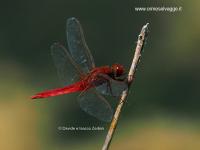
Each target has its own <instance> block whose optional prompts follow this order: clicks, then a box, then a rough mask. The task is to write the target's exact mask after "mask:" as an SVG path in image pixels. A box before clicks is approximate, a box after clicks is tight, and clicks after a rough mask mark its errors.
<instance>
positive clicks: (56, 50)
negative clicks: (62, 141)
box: [51, 43, 83, 85]
mask: <svg viewBox="0 0 200 150" xmlns="http://www.w3.org/2000/svg"><path fill="white" fill-rule="evenodd" d="M51 55H52V57H53V60H54V63H55V66H56V68H57V71H58V76H59V77H60V79H61V81H62V82H63V83H64V84H65V85H68V84H71V83H72V82H74V80H78V79H79V77H80V75H82V74H83V71H82V70H81V68H80V67H79V66H78V65H77V64H76V62H75V61H74V60H73V59H72V57H71V55H70V54H69V52H68V51H67V49H66V48H65V47H64V46H63V45H61V44H59V43H54V44H53V45H52V46H51Z"/></svg>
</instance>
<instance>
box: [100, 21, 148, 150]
mask: <svg viewBox="0 0 200 150" xmlns="http://www.w3.org/2000/svg"><path fill="white" fill-rule="evenodd" d="M148 25H149V23H147V24H146V25H144V26H143V27H142V30H141V32H140V35H139V36H138V41H137V46H136V48H135V54H134V57H133V61H132V64H131V67H130V70H129V73H128V76H127V82H128V86H129V87H130V85H131V83H132V82H133V78H134V76H135V72H136V68H137V64H138V63H139V60H140V57H141V52H142V49H143V47H144V43H145V40H146V37H147V32H148ZM128 91H129V88H128V89H126V90H124V91H123V92H122V94H121V96H120V99H119V104H118V105H117V108H116V110H115V114H114V116H113V119H112V122H111V124H110V128H109V130H108V133H107V136H106V139H105V142H104V145H103V147H102V150H108V148H109V146H110V143H111V140H112V137H113V134H114V131H115V129H116V126H117V123H118V119H119V116H120V113H121V109H122V107H123V105H124V102H125V101H126V98H127V96H128Z"/></svg>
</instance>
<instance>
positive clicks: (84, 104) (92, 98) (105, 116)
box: [78, 89, 113, 122]
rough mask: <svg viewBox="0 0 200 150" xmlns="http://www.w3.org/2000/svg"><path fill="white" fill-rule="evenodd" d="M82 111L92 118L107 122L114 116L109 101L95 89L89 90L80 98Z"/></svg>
mask: <svg viewBox="0 0 200 150" xmlns="http://www.w3.org/2000/svg"><path fill="white" fill-rule="evenodd" d="M78 101H79V104H80V107H81V109H82V110H84V111H85V112H86V113H88V114H90V115H91V116H94V117H96V118H97V119H99V120H101V121H105V122H110V121H111V119H112V116H113V110H112V108H111V106H110V104H109V103H108V102H107V100H106V99H105V98H104V97H103V96H102V95H100V94H99V93H98V92H97V91H96V90H95V89H90V90H87V91H85V92H83V93H81V95H79V97H78Z"/></svg>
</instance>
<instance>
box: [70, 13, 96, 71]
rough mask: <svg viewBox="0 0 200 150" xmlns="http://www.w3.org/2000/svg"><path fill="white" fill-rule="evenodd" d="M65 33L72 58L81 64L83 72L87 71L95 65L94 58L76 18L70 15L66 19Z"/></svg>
mask: <svg viewBox="0 0 200 150" xmlns="http://www.w3.org/2000/svg"><path fill="white" fill-rule="evenodd" d="M66 34H67V43H68V48H69V52H70V54H71V56H72V58H73V59H74V61H75V62H76V63H77V64H79V65H80V66H81V68H82V69H83V71H84V72H89V71H90V70H91V69H92V68H94V67H95V64H94V59H93V57H92V54H91V52H90V50H89V48H88V46H87V44H86V42H85V38H84V34H83V30H82V27H81V24H80V23H79V21H78V20H77V19H76V18H74V17H72V18H69V19H68V20H67V30H66Z"/></svg>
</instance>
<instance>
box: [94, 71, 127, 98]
mask: <svg viewBox="0 0 200 150" xmlns="http://www.w3.org/2000/svg"><path fill="white" fill-rule="evenodd" d="M99 78H102V79H103V80H104V82H103V83H102V84H100V85H98V86H96V90H97V91H98V92H100V93H101V94H103V95H109V96H114V97H119V96H120V95H121V94H122V92H123V91H124V90H126V89H127V88H128V84H127V83H126V82H125V81H118V80H114V79H112V78H111V77H109V76H108V75H106V74H100V75H99Z"/></svg>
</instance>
